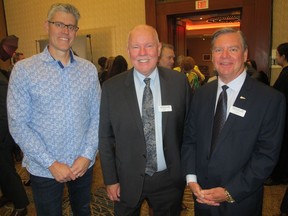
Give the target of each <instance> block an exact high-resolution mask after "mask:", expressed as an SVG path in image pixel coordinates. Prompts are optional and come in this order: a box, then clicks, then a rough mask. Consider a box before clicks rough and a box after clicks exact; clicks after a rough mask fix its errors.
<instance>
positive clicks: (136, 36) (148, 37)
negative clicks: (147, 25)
mask: <svg viewBox="0 0 288 216" xmlns="http://www.w3.org/2000/svg"><path fill="white" fill-rule="evenodd" d="M129 43H156V37H155V34H154V33H153V31H151V30H150V29H136V30H134V31H132V32H131V34H130V38H129Z"/></svg>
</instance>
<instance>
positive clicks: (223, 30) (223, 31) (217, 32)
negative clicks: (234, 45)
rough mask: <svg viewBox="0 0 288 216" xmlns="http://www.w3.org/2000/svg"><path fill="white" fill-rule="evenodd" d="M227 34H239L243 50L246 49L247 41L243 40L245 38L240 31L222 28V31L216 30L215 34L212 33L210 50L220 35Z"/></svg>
mask: <svg viewBox="0 0 288 216" xmlns="http://www.w3.org/2000/svg"><path fill="white" fill-rule="evenodd" d="M228 33H236V34H239V35H240V37H241V41H242V47H243V50H246V49H248V45H247V41H246V39H245V36H244V34H243V32H242V31H240V30H236V29H233V28H222V29H219V30H217V31H216V32H214V34H213V35H212V40H211V47H212V49H213V47H214V42H215V40H216V39H217V38H218V37H219V36H220V35H223V34H228Z"/></svg>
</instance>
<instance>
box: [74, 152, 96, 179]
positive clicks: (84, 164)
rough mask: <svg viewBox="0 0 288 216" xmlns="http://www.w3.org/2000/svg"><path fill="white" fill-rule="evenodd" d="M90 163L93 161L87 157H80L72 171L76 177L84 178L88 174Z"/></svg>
mask: <svg viewBox="0 0 288 216" xmlns="http://www.w3.org/2000/svg"><path fill="white" fill-rule="evenodd" d="M90 162H91V161H90V160H89V159H88V158H85V157H78V158H77V159H76V160H75V161H74V163H73V165H72V167H71V170H72V172H73V174H74V175H75V176H76V178H79V177H82V176H83V175H84V174H85V173H86V171H87V169H88V168H89V165H90Z"/></svg>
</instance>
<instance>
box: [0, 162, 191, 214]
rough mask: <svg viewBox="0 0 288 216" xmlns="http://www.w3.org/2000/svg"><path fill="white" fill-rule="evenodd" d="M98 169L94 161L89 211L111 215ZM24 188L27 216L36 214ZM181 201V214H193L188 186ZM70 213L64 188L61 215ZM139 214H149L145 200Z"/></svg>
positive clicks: (0, 210)
mask: <svg viewBox="0 0 288 216" xmlns="http://www.w3.org/2000/svg"><path fill="white" fill-rule="evenodd" d="M16 169H17V171H18V173H19V175H20V176H21V179H22V180H23V182H24V181H27V180H28V179H29V174H28V173H27V171H26V169H25V168H23V167H22V166H21V164H20V163H17V164H16ZM99 169H100V166H99V163H98V162H96V166H95V168H94V176H95V177H94V181H93V183H92V191H91V212H92V215H94V216H113V215H114V214H113V202H111V201H110V200H109V199H108V197H107V195H106V190H105V187H104V185H103V180H102V173H101V170H100V172H99ZM25 190H26V193H27V195H28V198H29V201H30V204H29V206H28V216H36V212H35V206H34V201H33V196H32V190H31V187H26V186H25ZM183 203H184V205H185V206H186V207H187V208H186V209H184V210H183V211H182V213H181V216H193V215H194V214H193V202H192V199H191V193H189V190H188V188H187V189H186V192H185V194H184V197H183ZM12 211H13V205H12V204H11V203H9V204H7V205H5V206H4V207H2V208H0V216H8V215H9V214H10V213H11V212H12ZM71 215H72V211H71V208H70V204H69V198H68V192H67V188H65V190H64V196H63V216H71ZM141 216H149V208H148V205H147V203H146V202H145V203H144V204H143V206H142V209H141Z"/></svg>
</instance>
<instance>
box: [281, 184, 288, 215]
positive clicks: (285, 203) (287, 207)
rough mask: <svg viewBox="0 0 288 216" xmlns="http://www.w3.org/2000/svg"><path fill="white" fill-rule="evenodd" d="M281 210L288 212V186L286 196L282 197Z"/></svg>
mask: <svg viewBox="0 0 288 216" xmlns="http://www.w3.org/2000/svg"><path fill="white" fill-rule="evenodd" d="M280 210H281V213H286V214H288V188H287V189H286V192H285V194H284V197H283V199H282V203H281V207H280Z"/></svg>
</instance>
